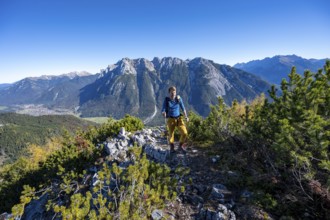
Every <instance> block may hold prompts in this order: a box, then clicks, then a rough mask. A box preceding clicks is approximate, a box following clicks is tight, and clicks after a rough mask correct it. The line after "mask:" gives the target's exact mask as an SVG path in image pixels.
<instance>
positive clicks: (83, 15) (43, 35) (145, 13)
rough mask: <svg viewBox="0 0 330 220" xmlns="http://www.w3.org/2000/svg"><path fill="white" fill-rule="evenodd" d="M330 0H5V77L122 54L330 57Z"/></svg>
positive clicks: (1, 44) (96, 66) (89, 67)
mask: <svg viewBox="0 0 330 220" xmlns="http://www.w3.org/2000/svg"><path fill="white" fill-rule="evenodd" d="M329 8H330V1H329V0H251V1H249V0H0V83H12V82H14V81H18V80H20V79H23V78H25V77H28V76H41V75H59V74H63V73H69V72H72V71H88V72H91V73H93V74H94V73H97V72H99V70H100V69H102V68H105V67H106V66H108V65H109V64H114V63H116V62H117V61H118V60H120V59H122V58H123V57H128V58H132V59H134V58H142V57H143V58H147V59H153V57H160V58H162V57H165V56H172V57H179V58H181V59H191V58H195V57H204V58H207V59H211V60H214V61H215V62H217V63H220V64H228V65H234V64H235V63H238V62H247V61H251V60H255V59H263V58H265V57H272V56H274V55H289V54H296V55H299V56H302V57H304V58H317V59H321V58H329V57H330V13H329Z"/></svg>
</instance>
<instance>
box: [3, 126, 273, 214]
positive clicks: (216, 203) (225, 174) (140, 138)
mask: <svg viewBox="0 0 330 220" xmlns="http://www.w3.org/2000/svg"><path fill="white" fill-rule="evenodd" d="M164 133H165V128H164V127H155V128H149V129H143V130H142V131H138V132H135V133H133V134H132V133H129V132H126V131H125V130H124V129H123V128H122V129H121V131H120V132H119V134H118V135H117V136H116V137H114V138H108V139H107V141H105V142H104V143H100V145H101V144H102V145H104V146H105V152H104V157H103V159H102V160H106V161H112V162H114V161H116V162H117V163H118V166H119V167H121V168H123V169H125V167H128V165H129V164H130V163H131V161H130V157H129V155H128V153H127V152H128V150H129V148H130V147H132V146H134V145H137V146H142V150H143V152H144V153H146V155H147V158H148V159H149V160H153V161H155V162H157V163H162V164H166V165H167V166H168V167H170V168H171V170H173V171H174V170H175V169H177V168H184V169H186V170H189V172H187V173H186V174H185V176H184V177H183V178H182V179H181V180H180V181H182V184H183V185H184V186H185V190H184V192H183V193H181V194H179V195H178V197H177V198H176V200H175V201H173V202H170V203H167V204H166V207H165V208H164V209H162V210H158V209H155V210H154V211H153V212H152V215H151V219H153V220H161V219H185V220H186V219H197V220H202V219H203V220H204V219H205V220H235V219H272V218H271V217H270V215H268V214H267V213H266V212H264V211H263V210H260V209H259V208H257V207H256V206H253V205H249V204H248V203H246V202H245V201H248V200H250V199H251V197H252V195H253V194H252V193H251V192H249V191H248V190H245V189H243V190H242V189H231V188H227V186H226V185H225V183H228V181H226V180H228V178H236V179H237V178H240V177H239V174H236V173H235V172H231V171H224V169H222V167H221V157H220V156H219V155H217V154H216V151H215V150H214V149H212V148H206V147H199V146H193V145H191V144H190V146H189V145H188V146H187V151H186V152H182V151H179V150H177V147H178V146H177V145H178V144H176V152H175V153H172V154H170V150H169V146H168V144H167V140H166V137H165V135H164ZM98 170H99V167H98V166H97V165H95V166H94V167H90V168H89V170H88V172H89V174H88V176H89V177H92V178H90V181H88V182H87V181H86V187H92V188H93V187H94V186H96V185H97V183H98V182H99V181H103V180H101V179H99V177H98V174H97V172H98ZM45 198H46V197H43V198H42V197H40V199H38V200H34V201H32V202H31V203H30V204H29V205H27V206H26V207H25V210H24V215H23V218H22V219H48V217H49V216H47V214H46V216H47V217H45V205H46V202H47V200H46V199H45ZM0 217H2V218H3V219H7V218H6V217H10V214H7V213H4V214H3V215H0ZM0 219H1V218H0Z"/></svg>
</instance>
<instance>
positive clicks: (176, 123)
mask: <svg viewBox="0 0 330 220" xmlns="http://www.w3.org/2000/svg"><path fill="white" fill-rule="evenodd" d="M168 93H169V96H168V97H165V100H164V103H163V107H162V115H163V116H164V117H165V118H167V129H168V140H169V143H170V151H171V153H173V152H174V151H175V150H174V130H175V128H176V127H177V128H178V130H179V132H180V140H179V150H181V151H183V152H186V148H185V143H186V140H187V136H188V132H187V128H186V125H185V123H184V121H183V117H182V116H183V115H182V114H181V113H180V109H181V110H182V111H183V113H184V116H185V118H186V121H187V122H188V121H189V118H188V116H187V112H186V109H185V107H184V104H183V101H182V98H181V97H180V96H179V95H177V94H176V88H175V87H174V86H171V87H170V88H169V89H168Z"/></svg>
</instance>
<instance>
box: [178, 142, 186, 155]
mask: <svg viewBox="0 0 330 220" xmlns="http://www.w3.org/2000/svg"><path fill="white" fill-rule="evenodd" d="M179 150H180V151H181V152H183V153H187V145H186V143H183V144H181V143H180V145H179Z"/></svg>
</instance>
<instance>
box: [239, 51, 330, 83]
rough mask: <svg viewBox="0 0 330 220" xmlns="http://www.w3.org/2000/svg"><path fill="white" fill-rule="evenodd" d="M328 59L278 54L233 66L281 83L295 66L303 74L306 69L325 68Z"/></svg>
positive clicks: (271, 81)
mask: <svg viewBox="0 0 330 220" xmlns="http://www.w3.org/2000/svg"><path fill="white" fill-rule="evenodd" d="M326 60H327V59H305V58H302V57H299V56H297V55H277V56H274V57H271V58H269V57H267V58H265V59H262V60H253V61H250V62H247V63H237V64H235V65H234V66H233V67H235V68H238V69H241V70H244V71H246V72H249V73H253V74H256V75H257V76H260V77H261V78H262V79H264V80H266V81H268V82H270V83H272V84H276V85H279V84H280V83H281V81H282V79H283V78H286V79H287V75H288V74H289V73H290V72H291V68H292V67H293V66H295V67H296V71H297V73H299V74H303V73H304V71H305V70H310V71H312V72H316V71H318V69H320V68H323V66H324V65H325V62H326Z"/></svg>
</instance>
